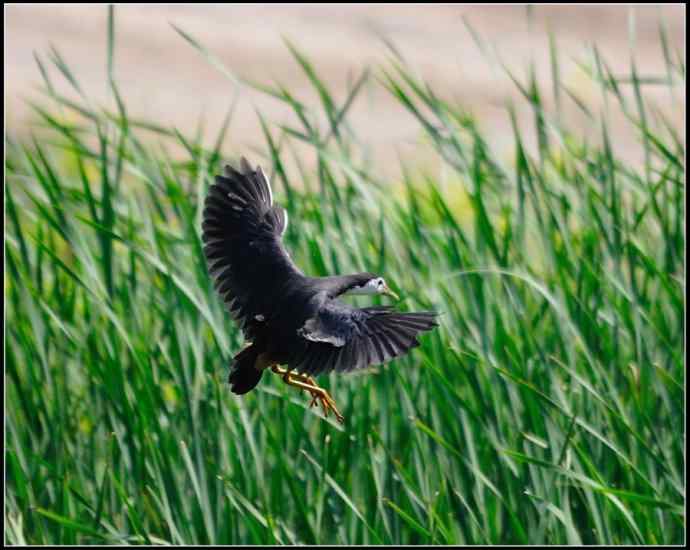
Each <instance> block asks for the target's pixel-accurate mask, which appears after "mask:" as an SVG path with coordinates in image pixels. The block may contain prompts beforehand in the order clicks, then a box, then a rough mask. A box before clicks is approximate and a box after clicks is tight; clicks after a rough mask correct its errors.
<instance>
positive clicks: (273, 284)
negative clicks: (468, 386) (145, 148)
mask: <svg viewBox="0 0 690 550" xmlns="http://www.w3.org/2000/svg"><path fill="white" fill-rule="evenodd" d="M287 224H288V215H287V212H286V211H285V209H284V208H282V207H281V206H279V205H277V204H274V203H273V194H272V192H271V186H270V184H269V182H268V178H267V177H266V174H265V173H264V171H263V170H262V169H261V167H260V166H257V168H256V169H255V170H254V169H252V168H251V166H250V165H249V163H248V162H247V160H246V159H245V158H242V159H241V161H240V170H239V171H238V170H236V169H235V168H233V167H231V166H226V167H225V170H224V174H223V175H222V176H220V175H218V176H216V177H215V183H214V184H213V185H211V186H210V188H209V192H208V195H207V197H206V201H205V204H204V211H203V223H202V232H203V237H202V238H203V242H204V254H205V256H206V261H207V264H208V269H209V273H210V274H211V276H212V277H213V279H214V287H215V289H216V290H217V292H218V293H219V294H220V296H221V298H222V299H223V301H224V302H225V305H226V307H227V308H228V310H229V311H230V315H231V316H232V317H233V319H234V320H235V321H236V322H237V323H238V324H239V326H240V327H241V329H242V332H243V335H244V337H245V339H246V340H248V341H249V342H251V343H250V344H249V345H247V346H246V347H245V348H244V349H243V350H242V351H240V352H239V353H238V354H237V355H235V357H234V358H233V360H232V364H231V367H230V375H229V378H228V382H229V383H230V385H231V390H232V391H233V392H234V393H236V394H245V393H247V392H248V391H250V390H252V389H253V388H254V387H255V386H256V385H257V384H258V383H259V380H261V376H262V375H263V373H264V371H265V370H267V369H270V370H271V371H272V372H274V373H276V374H278V375H280V376H281V377H282V380H283V381H284V382H285V383H287V384H288V385H290V386H294V387H296V388H300V389H302V390H305V391H307V392H309V393H310V394H311V397H312V401H311V404H310V406H311V407H313V406H316V405H317V404H320V405H321V407H322V408H323V411H324V414H325V416H328V414H329V412H331V411H332V412H333V413H334V415H335V417H336V419H337V420H338V422H341V423H342V422H343V420H344V419H343V415H342V414H340V411H338V408H337V407H336V404H335V401H334V400H333V398H332V397H331V396H330V394H329V393H328V392H327V391H326V390H324V389H323V388H320V387H319V386H318V385H317V384H316V382H315V380H314V379H313V376H317V375H319V374H324V373H328V372H332V371H335V372H338V373H343V372H349V371H353V370H356V369H363V368H365V367H367V366H369V365H379V364H382V363H385V362H387V361H390V360H391V359H393V358H395V357H400V356H401V355H404V354H405V353H407V352H408V351H409V350H410V349H411V348H414V347H417V346H418V345H419V342H418V340H417V336H418V335H419V334H420V333H422V332H425V331H429V330H431V329H432V328H433V327H435V326H437V323H436V321H435V318H436V315H437V313H436V312H419V313H402V312H398V311H395V310H394V308H393V307H391V306H378V307H364V308H356V307H352V306H350V305H348V304H347V303H345V302H343V301H341V300H339V299H338V298H339V297H340V296H343V295H350V294H385V295H388V296H391V297H393V298H395V299H397V296H396V295H395V293H394V292H393V291H392V290H391V289H390V288H389V287H388V285H387V284H386V281H385V280H384V279H383V277H380V276H378V275H375V274H373V273H356V274H354V275H334V276H329V277H309V276H307V275H305V274H304V273H302V271H301V270H300V269H299V268H298V267H297V266H296V265H295V263H294V262H293V261H292V259H291V258H290V256H289V254H288V252H287V250H286V249H285V246H284V245H283V241H282V237H283V235H284V234H285V229H286V228H287ZM279 365H284V366H285V367H286V368H281V367H280V366H279Z"/></svg>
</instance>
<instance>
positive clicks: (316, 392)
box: [271, 365, 345, 424]
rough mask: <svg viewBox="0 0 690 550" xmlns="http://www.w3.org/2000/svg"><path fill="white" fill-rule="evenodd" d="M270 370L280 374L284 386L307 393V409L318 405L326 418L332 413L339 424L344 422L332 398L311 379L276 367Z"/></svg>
mask: <svg viewBox="0 0 690 550" xmlns="http://www.w3.org/2000/svg"><path fill="white" fill-rule="evenodd" d="M271 370H272V371H273V372H275V373H276V374H280V375H281V376H282V377H283V382H285V383H286V384H288V385H290V386H295V387H297V388H301V389H303V390H305V391H308V392H309V393H310V394H311V402H310V403H309V408H312V407H316V406H317V405H318V404H319V403H320V404H321V408H322V409H323V414H324V416H325V417H326V418H327V417H328V414H329V413H330V412H331V411H333V414H334V415H335V418H336V420H337V421H338V422H340V423H341V424H343V423H344V422H345V417H344V416H343V415H342V414H340V411H339V410H338V408H337V407H336V405H335V401H334V400H333V398H332V397H331V396H330V394H329V393H328V392H327V391H326V390H324V389H323V388H320V387H319V386H317V385H316V382H315V381H314V379H313V378H311V377H310V376H306V375H303V374H296V373H292V372H290V371H289V370H286V369H281V368H280V367H278V366H277V365H274V366H273V367H271Z"/></svg>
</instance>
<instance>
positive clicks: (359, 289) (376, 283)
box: [346, 277, 386, 294]
mask: <svg viewBox="0 0 690 550" xmlns="http://www.w3.org/2000/svg"><path fill="white" fill-rule="evenodd" d="M385 288H386V281H384V280H383V277H376V278H375V279H371V280H369V281H367V282H366V284H365V285H364V286H356V287H354V288H351V289H350V290H348V291H347V292H346V294H381V293H382V292H383V290H384V289H385Z"/></svg>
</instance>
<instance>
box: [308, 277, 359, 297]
mask: <svg viewBox="0 0 690 550" xmlns="http://www.w3.org/2000/svg"><path fill="white" fill-rule="evenodd" d="M360 282H361V281H360V278H359V277H358V276H357V275H332V276H329V277H316V278H315V285H316V286H318V288H319V289H320V290H324V291H326V292H327V293H328V295H329V296H330V297H332V298H335V297H336V296H342V295H343V294H346V293H347V292H348V291H350V290H352V289H353V288H355V287H356V286H357V285H358V284H359V283H360Z"/></svg>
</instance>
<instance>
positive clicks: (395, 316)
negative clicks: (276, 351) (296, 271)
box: [289, 299, 438, 375]
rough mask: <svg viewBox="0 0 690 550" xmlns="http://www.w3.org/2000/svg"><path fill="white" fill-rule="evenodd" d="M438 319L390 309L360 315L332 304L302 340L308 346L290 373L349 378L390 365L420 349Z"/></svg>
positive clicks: (306, 328)
mask: <svg viewBox="0 0 690 550" xmlns="http://www.w3.org/2000/svg"><path fill="white" fill-rule="evenodd" d="M436 316H437V313H435V312H431V311H430V312H418V313H401V312H396V311H394V310H393V309H392V308H391V307H369V308H361V309H356V308H353V307H351V306H349V305H347V304H344V303H342V302H340V301H338V300H335V299H334V300H328V301H326V302H325V303H324V304H323V305H322V307H321V308H320V309H319V310H318V312H317V313H316V315H314V316H313V317H311V318H310V319H307V321H306V322H305V324H304V326H303V327H302V328H301V329H300V330H299V331H298V334H299V335H300V336H302V337H303V338H304V339H305V340H306V344H305V348H304V351H303V353H302V354H301V357H300V358H296V359H295V360H294V361H292V362H291V363H290V365H289V366H290V368H293V369H295V370H297V371H299V372H304V373H307V374H310V375H315V374H321V373H324V372H330V371H338V372H347V371H351V370H356V369H362V368H366V367H367V366H369V365H379V364H382V363H386V362H388V361H390V360H391V359H394V358H395V357H400V356H401V355H404V354H405V353H407V352H408V351H409V350H410V349H412V348H415V347H417V346H419V341H418V340H417V336H418V335H419V334H421V333H422V332H426V331H429V330H431V329H433V328H434V327H435V326H437V325H438V323H437V322H436Z"/></svg>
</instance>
